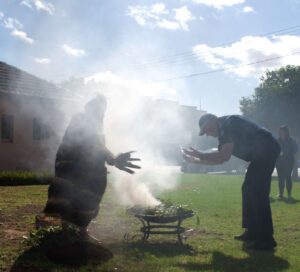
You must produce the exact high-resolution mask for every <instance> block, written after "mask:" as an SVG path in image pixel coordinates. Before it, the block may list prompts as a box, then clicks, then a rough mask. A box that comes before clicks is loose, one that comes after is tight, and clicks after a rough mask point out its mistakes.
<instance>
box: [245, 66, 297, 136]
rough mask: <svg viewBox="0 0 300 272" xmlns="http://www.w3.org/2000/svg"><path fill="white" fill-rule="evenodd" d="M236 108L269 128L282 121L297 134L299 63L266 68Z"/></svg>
mask: <svg viewBox="0 0 300 272" xmlns="http://www.w3.org/2000/svg"><path fill="white" fill-rule="evenodd" d="M240 109H241V111H242V113H243V114H244V115H245V116H246V117H248V118H250V119H253V120H255V121H257V122H258V123H260V124H262V125H264V126H266V127H268V128H269V129H271V130H273V131H275V130H277V128H278V127H279V126H281V125H283V124H285V125H288V126H289V127H290V128H291V131H292V133H293V134H294V135H300V122H299V117H300V66H289V65H288V66H286V67H282V68H280V69H278V70H274V71H267V72H266V73H265V75H264V76H263V77H262V78H261V82H260V84H259V86H258V87H257V88H256V89H255V92H254V94H253V95H252V96H251V97H243V98H242V99H241V101H240Z"/></svg>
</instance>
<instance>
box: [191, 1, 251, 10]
mask: <svg viewBox="0 0 300 272" xmlns="http://www.w3.org/2000/svg"><path fill="white" fill-rule="evenodd" d="M192 2H194V3H196V4H203V5H206V6H210V7H213V8H216V9H223V8H224V7H230V6H234V5H238V4H242V3H244V2H245V0H192Z"/></svg>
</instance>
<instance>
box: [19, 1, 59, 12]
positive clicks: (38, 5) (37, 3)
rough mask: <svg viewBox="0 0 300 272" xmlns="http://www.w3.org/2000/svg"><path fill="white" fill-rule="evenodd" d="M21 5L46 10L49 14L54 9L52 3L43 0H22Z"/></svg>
mask: <svg viewBox="0 0 300 272" xmlns="http://www.w3.org/2000/svg"><path fill="white" fill-rule="evenodd" d="M21 5H24V6H26V7H28V8H30V9H36V10H38V11H45V12H48V13H49V14H50V15H53V13H54V10H55V8H54V6H53V4H51V3H50V2H46V1H44V0H23V1H22V2H21Z"/></svg>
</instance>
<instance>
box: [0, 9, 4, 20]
mask: <svg viewBox="0 0 300 272" xmlns="http://www.w3.org/2000/svg"><path fill="white" fill-rule="evenodd" d="M3 17H4V13H3V12H1V11H0V20H2V19H3Z"/></svg>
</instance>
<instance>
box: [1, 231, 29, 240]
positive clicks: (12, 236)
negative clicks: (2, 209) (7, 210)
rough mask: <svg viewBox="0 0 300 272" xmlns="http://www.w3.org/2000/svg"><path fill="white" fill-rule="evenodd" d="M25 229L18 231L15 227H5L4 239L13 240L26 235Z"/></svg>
mask: <svg viewBox="0 0 300 272" xmlns="http://www.w3.org/2000/svg"><path fill="white" fill-rule="evenodd" d="M27 233H28V232H27V231H19V230H15V229H6V230H4V239H9V240H15V239H22V238H25V237H24V236H27Z"/></svg>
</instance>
